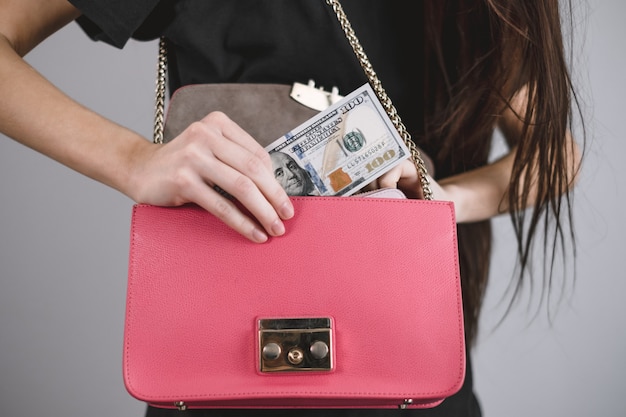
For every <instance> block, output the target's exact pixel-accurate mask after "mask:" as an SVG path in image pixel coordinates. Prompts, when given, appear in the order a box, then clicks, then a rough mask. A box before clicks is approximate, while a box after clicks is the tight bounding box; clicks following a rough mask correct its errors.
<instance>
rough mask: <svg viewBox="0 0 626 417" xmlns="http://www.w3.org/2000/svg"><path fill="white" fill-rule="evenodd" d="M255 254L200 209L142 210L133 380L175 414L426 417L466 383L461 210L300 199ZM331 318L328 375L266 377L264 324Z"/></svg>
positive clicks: (130, 319) (398, 202)
mask: <svg viewBox="0 0 626 417" xmlns="http://www.w3.org/2000/svg"><path fill="white" fill-rule="evenodd" d="M292 201H293V204H294V207H295V213H296V215H295V217H294V218H293V219H291V220H288V221H287V222H286V228H287V233H286V234H285V235H284V236H282V237H279V238H271V239H270V240H269V241H268V242H266V243H264V244H256V243H252V242H250V241H248V240H246V239H245V238H243V237H242V236H241V235H239V234H238V233H236V232H234V231H233V230H231V229H230V228H228V227H227V226H225V225H224V224H223V223H222V222H220V221H219V220H218V219H217V218H215V217H214V216H212V215H211V214H209V213H208V212H206V211H205V210H203V209H201V208H199V207H197V206H195V205H187V206H182V207H176V208H164V207H156V206H149V205H135V206H134V208H133V215H132V225H131V226H132V227H131V243H130V260H129V279H128V293H127V310H126V322H125V331H124V380H125V384H126V387H127V389H128V391H129V392H130V393H131V394H132V395H133V396H134V397H136V398H138V399H140V400H143V401H146V402H149V403H152V404H153V405H161V406H169V407H173V406H174V403H175V402H177V401H185V403H187V404H190V405H191V406H194V405H195V406H198V407H224V408H225V407H238V408H239V407H241V408H243V407H248V406H255V407H258V406H263V405H265V406H268V407H283V406H288V407H315V408H320V407H391V406H396V407H397V406H398V405H400V404H401V403H402V402H403V401H404V400H405V399H411V400H412V401H413V403H412V405H413V406H417V407H419V406H428V405H433V404H436V403H438V402H440V401H442V400H443V399H444V398H446V397H447V396H449V395H452V394H453V393H455V392H457V391H458V390H459V388H460V387H461V385H462V383H463V379H464V376H465V342H464V329H463V309H462V304H461V288H460V277H459V266H458V250H457V236H456V222H455V219H454V208H453V205H452V203H449V202H443V201H424V200H408V199H382V198H361V197H293V198H292ZM299 317H328V318H330V319H331V321H332V337H333V346H332V352H331V354H332V358H333V367H332V369H331V370H329V371H314V372H278V373H264V372H261V371H260V370H259V361H260V354H259V350H260V348H259V343H258V337H259V336H258V334H259V331H258V321H259V319H260V318H299Z"/></svg>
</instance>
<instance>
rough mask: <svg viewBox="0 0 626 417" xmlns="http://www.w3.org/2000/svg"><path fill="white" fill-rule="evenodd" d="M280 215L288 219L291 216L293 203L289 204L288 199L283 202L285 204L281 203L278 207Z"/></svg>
mask: <svg viewBox="0 0 626 417" xmlns="http://www.w3.org/2000/svg"><path fill="white" fill-rule="evenodd" d="M279 214H280V217H281V218H283V219H290V218H292V217H293V214H294V213H293V205H292V204H291V202H290V201H287V202H285V204H283V205H282V206H281V207H280V213H279Z"/></svg>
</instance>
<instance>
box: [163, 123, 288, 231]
mask: <svg viewBox="0 0 626 417" xmlns="http://www.w3.org/2000/svg"><path fill="white" fill-rule="evenodd" d="M177 142H178V143H177ZM169 145H172V148H179V149H177V150H178V152H177V153H178V154H179V156H178V161H177V162H176V163H177V164H178V166H179V167H180V171H179V174H178V176H179V177H180V176H181V174H180V172H184V174H182V176H183V177H185V179H184V180H183V181H182V182H183V183H185V185H184V186H183V185H180V184H179V187H180V188H181V189H182V191H181V192H182V193H184V198H183V200H189V201H191V202H195V203H197V204H199V205H200V206H202V207H203V208H205V209H206V210H207V211H209V212H210V213H212V214H213V215H215V216H216V217H218V218H220V219H221V220H222V221H223V222H224V223H226V224H227V225H228V226H230V227H231V228H233V229H234V230H236V231H237V232H239V233H241V234H242V235H244V236H246V237H247V238H248V239H250V240H252V241H254V242H264V241H266V240H267V238H268V235H269V236H280V235H282V234H284V233H285V226H284V224H283V221H282V220H284V219H288V218H290V217H292V216H293V205H292V204H291V201H290V200H289V197H288V195H287V194H286V192H285V191H284V190H283V188H282V187H281V186H280V184H279V183H278V182H277V181H276V179H275V178H274V174H273V172H272V169H271V160H270V158H269V155H268V154H267V152H266V151H265V150H264V149H263V148H262V147H261V146H260V145H259V144H258V143H257V142H256V141H255V140H254V139H253V138H252V137H250V135H248V134H247V133H246V132H245V131H243V129H241V128H240V127H239V126H238V125H236V124H235V123H234V122H233V121H232V120H230V119H229V118H228V117H226V116H225V115H223V114H221V113H212V114H211V115H209V116H207V117H206V118H204V119H203V120H202V121H200V122H197V123H194V124H192V125H191V126H190V127H189V128H188V129H187V130H185V132H183V133H182V134H181V136H180V137H179V138H177V139H175V140H174V141H172V142H171V143H169V144H167V145H165V146H169ZM215 186H218V187H219V188H221V189H222V190H223V191H225V192H226V193H228V194H229V195H231V196H232V197H234V198H235V199H236V200H238V201H239V202H240V203H241V204H242V205H243V206H244V207H245V208H246V209H247V210H248V211H249V213H250V215H251V216H252V218H251V217H249V216H248V215H247V214H244V213H243V212H242V211H241V210H240V209H239V208H238V207H237V205H235V204H234V203H233V201H231V200H230V199H229V198H227V197H225V196H224V195H222V194H220V193H219V192H217V191H215V190H214V188H213V187H215Z"/></svg>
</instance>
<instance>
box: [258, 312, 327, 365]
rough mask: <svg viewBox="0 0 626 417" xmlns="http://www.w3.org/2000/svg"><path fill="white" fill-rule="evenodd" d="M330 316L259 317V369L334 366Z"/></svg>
mask: <svg viewBox="0 0 626 417" xmlns="http://www.w3.org/2000/svg"><path fill="white" fill-rule="evenodd" d="M331 323H332V322H331V320H330V318H290V319H284V318H283V319H261V320H259V353H260V358H259V363H260V369H261V372H294V371H295V372H298V371H330V370H332V369H333V355H332V349H333V343H332V326H331Z"/></svg>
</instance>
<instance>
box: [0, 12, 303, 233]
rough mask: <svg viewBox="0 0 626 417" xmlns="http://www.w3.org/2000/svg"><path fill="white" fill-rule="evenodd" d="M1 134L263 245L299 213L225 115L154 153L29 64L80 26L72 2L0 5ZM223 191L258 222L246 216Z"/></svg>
mask: <svg viewBox="0 0 626 417" xmlns="http://www.w3.org/2000/svg"><path fill="white" fill-rule="evenodd" d="M0 10H1V11H2V12H1V13H0V96H1V97H3V100H1V101H0V131H1V132H2V133H4V134H6V135H7V136H9V137H12V138H14V139H15V140H17V141H19V142H21V143H22V144H24V145H26V146H28V147H30V148H32V149H34V150H36V151H38V152H41V153H42V154H45V155H47V156H49V157H51V158H53V159H55V160H57V161H59V162H60V163H62V164H64V165H66V166H68V167H70V168H72V169H74V170H76V171H78V172H80V173H82V174H84V175H87V176H89V177H91V178H93V179H95V180H97V181H100V182H102V183H104V184H106V185H108V186H111V187H113V188H115V189H117V190H119V191H120V192H122V193H124V194H126V195H127V196H129V197H130V198H132V199H133V200H135V201H138V202H143V203H149V204H158V205H180V204H184V203H187V202H194V203H197V204H199V205H200V206H202V207H204V208H205V209H207V210H208V211H210V212H211V213H213V214H215V215H216V216H218V217H220V218H221V219H222V220H223V221H224V222H225V223H226V224H228V225H229V226H231V227H232V228H233V229H235V230H237V231H238V232H239V233H241V234H243V235H244V236H246V237H248V238H249V239H250V240H253V241H255V242H263V241H265V240H267V236H268V235H272V236H278V235H281V234H283V233H284V225H283V222H282V219H287V218H289V217H291V216H292V215H293V207H292V205H291V203H290V201H289V198H288V196H287V195H286V193H285V192H284V190H283V189H282V187H281V186H280V185H279V184H278V183H277V182H276V180H275V179H274V176H273V173H272V169H271V161H270V158H269V155H268V154H267V152H265V151H264V150H263V149H262V147H261V146H260V145H258V144H257V142H256V141H255V140H254V139H253V138H252V137H250V136H249V135H248V134H247V133H246V132H244V131H243V130H242V129H241V128H239V126H237V125H236V124H235V123H234V122H232V121H231V120H230V119H229V118H228V117H226V116H225V115H223V114H221V113H213V114H210V115H208V116H207V117H205V118H204V119H202V120H200V121H198V122H196V123H194V124H192V125H191V126H190V127H189V128H188V129H187V130H186V131H185V132H183V133H182V134H181V135H180V137H179V138H177V139H176V140H174V141H172V142H170V143H168V144H167V145H154V144H152V143H151V142H150V141H148V140H146V139H145V138H143V137H141V136H140V135H138V134H136V133H135V132H132V131H130V130H128V129H126V128H124V127H122V126H119V125H117V124H115V123H113V122H112V121H110V120H107V119H105V118H103V117H101V116H100V115H98V114H96V113H94V112H92V111H90V110H89V109H87V108H85V107H84V106H81V105H80V104H79V103H76V102H75V101H73V100H72V99H70V98H69V97H68V96H66V95H65V94H63V93H62V92H61V91H59V90H58V89H57V88H55V87H54V86H53V85H52V84H50V83H49V82H48V81H47V80H45V79H44V78H43V77H42V76H41V75H39V74H38V73H37V72H36V71H35V70H34V69H33V68H32V67H30V66H29V65H28V64H27V63H26V62H25V61H24V60H23V59H22V58H21V57H22V56H24V55H25V54H26V53H28V51H30V50H31V49H32V48H34V47H35V46H36V45H37V44H39V43H40V42H41V41H43V40H44V39H45V38H46V37H47V36H49V35H51V34H52V33H54V32H55V31H57V30H58V29H60V28H61V27H63V26H64V25H66V24H68V23H70V22H71V21H73V20H74V19H75V18H76V17H78V16H79V14H80V13H79V11H78V10H76V9H75V8H74V7H73V6H72V5H71V4H70V3H68V2H67V1H66V0H0ZM215 185H219V187H220V188H222V189H223V190H225V191H227V192H228V193H229V194H231V195H233V196H234V197H235V198H236V199H237V200H239V201H240V202H241V203H242V204H243V205H244V206H245V207H246V208H247V209H248V210H249V211H250V212H251V213H252V215H253V217H255V218H256V221H255V220H254V219H252V218H249V217H247V216H246V215H244V214H243V213H242V212H241V211H240V210H239V209H237V207H236V206H235V205H234V204H233V203H232V202H231V201H230V200H228V199H226V198H224V197H223V196H221V195H220V194H219V193H217V192H216V191H215V190H214V189H213V187H214V186H215Z"/></svg>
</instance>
